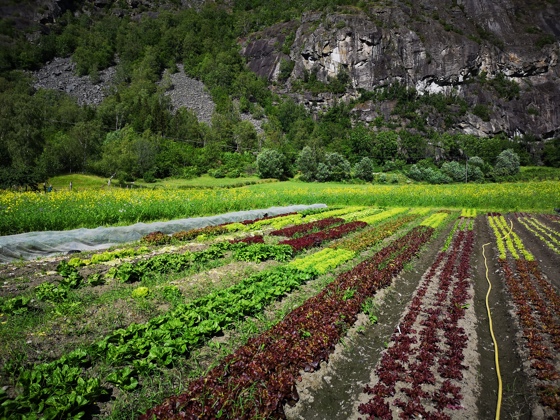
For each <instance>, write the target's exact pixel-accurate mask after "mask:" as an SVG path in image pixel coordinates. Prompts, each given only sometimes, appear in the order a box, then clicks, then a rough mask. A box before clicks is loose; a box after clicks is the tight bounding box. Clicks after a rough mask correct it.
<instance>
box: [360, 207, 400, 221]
mask: <svg viewBox="0 0 560 420" xmlns="http://www.w3.org/2000/svg"><path fill="white" fill-rule="evenodd" d="M407 210H408V208H407V207H395V208H392V209H389V210H385V211H382V212H381V213H377V214H374V215H373V216H367V217H364V218H361V219H359V220H360V221H362V222H366V223H367V224H368V225H374V224H376V223H379V222H380V221H382V220H385V219H388V218H390V217H393V216H396V215H397V214H401V213H404V212H406V211H407Z"/></svg>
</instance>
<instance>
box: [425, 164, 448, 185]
mask: <svg viewBox="0 0 560 420" xmlns="http://www.w3.org/2000/svg"><path fill="white" fill-rule="evenodd" d="M424 177H425V180H426V181H427V182H429V183H430V184H449V183H450V182H452V179H451V178H450V177H448V176H447V175H445V174H444V173H443V172H441V171H439V170H437V169H432V168H426V169H425V171H424Z"/></svg>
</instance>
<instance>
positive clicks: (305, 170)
mask: <svg viewBox="0 0 560 420" xmlns="http://www.w3.org/2000/svg"><path fill="white" fill-rule="evenodd" d="M318 165H319V157H318V156H317V152H316V150H314V149H312V148H311V147H309V146H305V147H304V148H303V149H302V151H301V152H300V153H299V156H298V159H297V162H296V166H297V168H298V170H299V171H300V172H301V180H302V181H306V182H311V181H313V180H315V179H316V176H317V169H318Z"/></svg>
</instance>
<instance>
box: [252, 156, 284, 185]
mask: <svg viewBox="0 0 560 420" xmlns="http://www.w3.org/2000/svg"><path fill="white" fill-rule="evenodd" d="M286 164H287V162H286V157H285V156H284V155H283V154H282V153H280V152H279V151H277V150H274V149H264V150H263V151H262V152H261V153H259V155H258V156H257V170H258V173H259V177H261V178H276V179H283V178H284V177H285V176H286V175H287V171H286Z"/></svg>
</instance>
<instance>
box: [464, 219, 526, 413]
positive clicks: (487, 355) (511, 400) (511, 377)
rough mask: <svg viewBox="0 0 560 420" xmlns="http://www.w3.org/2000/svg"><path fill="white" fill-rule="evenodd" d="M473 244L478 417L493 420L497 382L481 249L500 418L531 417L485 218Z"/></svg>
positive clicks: (514, 331) (513, 328)
mask: <svg viewBox="0 0 560 420" xmlns="http://www.w3.org/2000/svg"><path fill="white" fill-rule="evenodd" d="M475 231H476V242H475V247H474V250H475V255H474V256H473V259H472V261H473V262H474V266H473V267H472V270H473V276H474V280H475V281H474V289H475V298H474V303H475V312H476V317H477V320H478V323H477V328H476V333H477V335H478V352H479V357H480V372H479V375H480V376H479V383H480V398H479V400H478V411H479V415H480V418H494V417H495V413H496V402H497V397H498V379H497V376H496V365H495V360H494V358H495V353H494V344H493V342H492V337H491V335H490V328H489V323H488V312H487V309H486V293H487V292H488V282H487V280H486V267H485V265H484V257H483V254H482V247H483V245H484V244H487V243H490V245H488V246H485V247H484V253H485V254H486V259H487V263H488V277H489V278H490V282H491V283H492V290H491V293H490V297H489V303H490V312H491V316H492V325H493V329H494V335H495V336H496V341H497V343H498V354H499V362H500V373H501V377H502V386H503V391H502V409H501V415H502V418H505V419H529V418H531V406H532V405H533V402H534V399H533V398H532V397H530V395H531V394H530V392H529V389H528V387H527V384H528V381H527V376H526V375H525V373H524V372H523V370H522V360H521V357H520V356H519V353H518V351H517V339H518V338H517V337H518V334H520V330H519V327H518V326H517V324H516V323H515V322H514V318H513V317H512V314H511V311H512V310H513V306H512V305H513V304H512V302H511V298H510V296H509V294H508V293H507V290H506V288H505V284H504V282H503V280H502V278H501V276H500V275H499V271H500V267H499V265H498V256H497V253H496V251H495V242H494V238H493V236H492V235H491V233H490V228H489V226H488V223H487V221H486V217H485V216H480V217H478V219H477V220H476V223H475Z"/></svg>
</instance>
